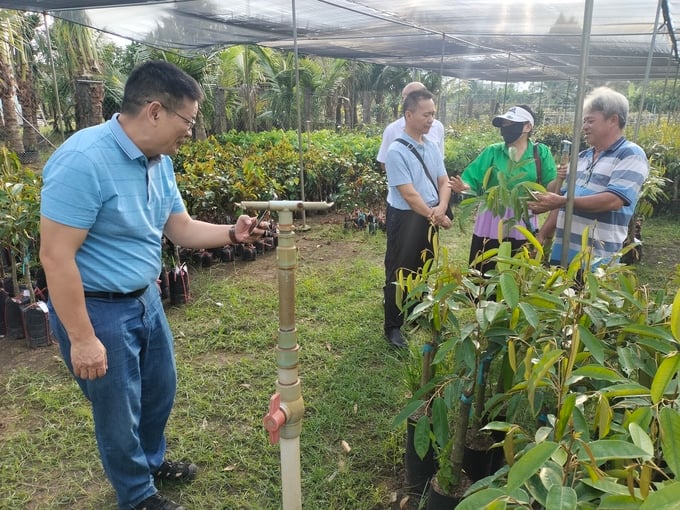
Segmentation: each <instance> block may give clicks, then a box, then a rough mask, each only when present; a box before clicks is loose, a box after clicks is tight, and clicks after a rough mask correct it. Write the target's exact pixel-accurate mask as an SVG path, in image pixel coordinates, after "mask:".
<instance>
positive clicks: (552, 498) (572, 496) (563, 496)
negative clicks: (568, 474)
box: [545, 485, 578, 510]
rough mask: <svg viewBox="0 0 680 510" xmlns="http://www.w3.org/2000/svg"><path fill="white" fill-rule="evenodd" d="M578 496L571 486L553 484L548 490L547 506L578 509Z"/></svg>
mask: <svg viewBox="0 0 680 510" xmlns="http://www.w3.org/2000/svg"><path fill="white" fill-rule="evenodd" d="M577 503H578V496H577V494H576V491H575V490H574V489H572V488H571V487H563V486H557V485H553V486H552V487H550V490H549V491H548V497H547V499H546V505H545V506H546V508H559V509H560V510H576V508H577Z"/></svg>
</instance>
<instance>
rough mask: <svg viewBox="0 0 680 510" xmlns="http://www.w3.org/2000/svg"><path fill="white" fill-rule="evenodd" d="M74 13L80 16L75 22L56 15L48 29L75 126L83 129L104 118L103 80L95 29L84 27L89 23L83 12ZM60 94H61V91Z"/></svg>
mask: <svg viewBox="0 0 680 510" xmlns="http://www.w3.org/2000/svg"><path fill="white" fill-rule="evenodd" d="M75 15H76V14H75V13H74V16H75ZM77 15H78V16H82V18H81V19H79V20H76V21H77V22H75V21H73V22H72V21H66V20H63V19H59V18H56V19H55V20H54V23H53V24H52V27H51V28H50V30H51V33H52V43H53V45H54V47H55V49H56V53H57V55H58V56H57V62H58V63H59V65H60V73H59V74H61V75H62V76H63V77H64V78H65V79H66V80H67V84H68V85H67V87H68V89H69V90H70V91H71V94H70V97H73V98H74V101H73V106H74V115H75V121H76V129H82V128H84V127H87V126H91V125H95V124H99V123H101V122H102V121H103V120H104V116H103V113H102V104H103V101H104V82H103V81H102V80H101V64H100V62H99V54H98V49H97V44H96V37H95V35H94V31H93V30H91V29H90V28H88V27H87V26H85V25H87V24H88V23H87V19H86V17H85V16H86V14H84V13H82V12H78V13H77ZM79 23H82V24H79ZM59 95H60V97H64V95H62V94H61V91H60V94H59ZM64 111H66V109H64Z"/></svg>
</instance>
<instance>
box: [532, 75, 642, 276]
mask: <svg viewBox="0 0 680 510" xmlns="http://www.w3.org/2000/svg"><path fill="white" fill-rule="evenodd" d="M627 119H628V100H627V99H626V98H625V97H624V96H623V95H622V94H620V93H618V92H616V91H614V90H612V89H610V88H607V87H600V88H597V89H595V90H593V92H592V93H590V94H589V95H588V97H586V99H585V102H584V105H583V134H584V135H585V138H586V141H587V142H588V144H589V145H590V146H591V147H590V148H589V149H587V150H585V151H583V152H581V153H580V154H579V158H578V168H577V169H576V187H575V190H574V214H573V217H572V225H571V232H568V233H565V232H564V217H565V213H564V207H565V205H566V203H567V195H566V189H565V188H563V189H562V190H561V194H559V193H541V194H539V195H538V197H537V200H536V201H535V202H529V204H528V206H529V208H530V209H531V210H532V211H534V212H535V213H542V212H545V211H552V212H551V213H550V215H549V217H548V219H547V220H546V221H545V223H544V224H543V226H542V227H541V229H540V231H539V233H538V235H537V238H538V240H539V241H541V242H543V241H545V239H547V238H550V237H551V236H552V235H553V233H554V232H555V231H556V235H555V241H554V243H553V248H552V253H551V263H553V264H559V263H560V262H561V261H560V258H561V253H562V246H563V244H564V243H565V242H566V243H568V244H569V255H568V261H566V262H567V263H568V262H571V261H572V260H573V259H574V257H576V255H577V254H579V252H580V251H581V236H582V234H583V231H584V230H585V229H586V228H587V229H588V237H589V242H588V253H586V254H583V255H584V256H585V259H584V266H583V269H593V268H595V267H597V266H598V265H600V264H603V263H607V262H609V261H610V260H612V258H614V257H615V255H616V253H617V252H619V251H620V250H621V248H622V246H623V242H624V241H625V239H626V237H627V235H628V224H629V223H630V219H631V217H632V216H633V213H634V211H635V205H636V204H637V201H638V198H639V196H640V190H641V188H642V184H643V183H644V182H645V179H647V175H648V174H649V162H648V160H647V156H646V155H645V152H644V150H642V149H641V148H640V147H639V146H637V145H636V144H634V143H633V142H630V141H628V140H626V138H625V137H624V136H623V130H624V128H625V127H626V120H627Z"/></svg>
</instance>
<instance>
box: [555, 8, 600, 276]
mask: <svg viewBox="0 0 680 510" xmlns="http://www.w3.org/2000/svg"><path fill="white" fill-rule="evenodd" d="M592 22H593V0H586V4H585V9H584V13H583V33H582V35H581V63H580V66H579V73H578V87H577V89H576V105H575V110H574V130H573V135H572V136H573V138H572V140H573V144H572V147H573V148H574V149H572V151H571V156H570V159H569V168H571V169H573V171H571V172H569V176H568V179H567V204H566V207H565V215H564V231H563V232H564V234H563V239H562V256H561V258H560V264H561V265H562V266H565V267H566V266H567V264H568V262H569V244H570V239H571V224H572V219H573V215H574V190H575V189H576V168H577V166H578V152H579V151H578V146H579V143H578V141H579V140H580V139H581V126H582V117H583V98H584V96H585V93H584V92H585V84H586V74H587V73H586V71H587V69H588V56H589V53H590V31H591V27H592Z"/></svg>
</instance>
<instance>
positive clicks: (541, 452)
mask: <svg viewBox="0 0 680 510" xmlns="http://www.w3.org/2000/svg"><path fill="white" fill-rule="evenodd" d="M559 447H560V445H559V444H557V443H555V442H552V441H545V442H543V443H541V444H538V445H536V446H534V447H533V448H532V449H531V450H529V451H528V452H527V453H525V454H524V455H523V456H522V457H521V458H520V459H519V460H518V461H517V462H515V464H514V465H513V466H512V467H511V468H510V471H509V472H508V484H507V490H508V491H509V492H510V491H514V490H515V489H519V487H520V486H521V485H522V484H523V483H524V482H526V481H527V480H528V479H529V478H530V477H532V476H533V475H535V474H536V473H537V472H538V470H539V469H541V467H542V466H543V464H545V462H546V461H547V460H548V459H549V458H550V457H551V456H552V454H554V453H555V452H556V451H557V449H558V448H559Z"/></svg>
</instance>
